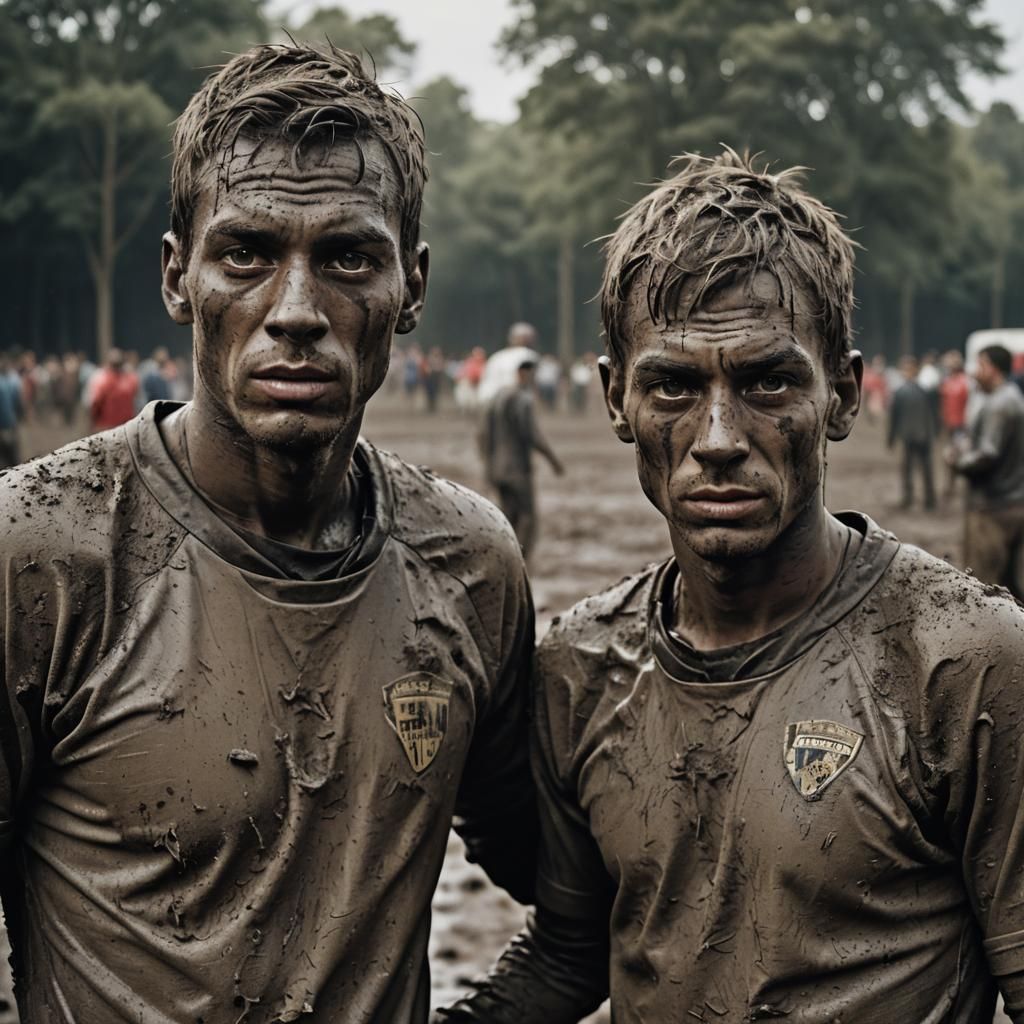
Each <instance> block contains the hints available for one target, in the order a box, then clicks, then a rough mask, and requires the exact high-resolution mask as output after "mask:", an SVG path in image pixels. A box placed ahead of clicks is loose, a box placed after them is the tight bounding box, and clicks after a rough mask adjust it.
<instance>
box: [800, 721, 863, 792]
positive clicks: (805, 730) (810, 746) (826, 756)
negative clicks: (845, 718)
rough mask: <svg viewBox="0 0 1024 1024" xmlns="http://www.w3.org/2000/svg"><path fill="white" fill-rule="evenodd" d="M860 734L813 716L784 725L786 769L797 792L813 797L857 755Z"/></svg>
mask: <svg viewBox="0 0 1024 1024" xmlns="http://www.w3.org/2000/svg"><path fill="white" fill-rule="evenodd" d="M863 742H864V737H863V736H862V735H861V734H860V733H859V732H854V731H853V730H852V729H847V728H846V726H845V725H840V724H839V723H838V722H829V721H826V720H824V719H816V720H813V721H810V722H796V723H793V722H791V723H790V724H789V725H787V726H786V750H785V754H786V768H788V769H789V777H790V778H791V779H792V780H793V785H794V786H796V788H797V792H798V793H799V794H800V795H801V796H802V797H803V798H804V799H805V800H816V799H817V798H818V796H819V795H820V794H821V791H822V790H823V789H824V788H825V787H826V786H827V785H828V784H829V783H830V782H832V781H833V780H834V779H836V778H837V777H838V776H839V774H840V773H841V772H842V771H843V770H844V769H845V768H847V767H848V766H849V764H850V762H851V761H852V760H853V759H854V758H855V757H856V756H857V752H858V751H859V750H860V746H861V744H862V743H863Z"/></svg>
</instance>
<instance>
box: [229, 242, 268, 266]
mask: <svg viewBox="0 0 1024 1024" xmlns="http://www.w3.org/2000/svg"><path fill="white" fill-rule="evenodd" d="M223 259H224V261H225V263H227V265H228V266H229V267H232V268H233V269H235V270H254V269H256V268H259V267H269V266H270V260H268V259H267V258H266V257H265V256H261V255H260V254H259V253H258V252H256V250H255V249H246V248H244V247H243V246H236V247H235V248H234V249H228V250H227V252H225V253H224V257H223Z"/></svg>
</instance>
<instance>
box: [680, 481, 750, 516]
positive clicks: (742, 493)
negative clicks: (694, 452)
mask: <svg viewBox="0 0 1024 1024" xmlns="http://www.w3.org/2000/svg"><path fill="white" fill-rule="evenodd" d="M683 501H684V504H685V506H686V507H687V508H688V509H689V510H690V512H691V514H693V515H694V516H695V517H696V518H699V519H713V520H715V521H717V522H729V521H735V520H739V519H745V518H747V516H749V515H751V514H752V513H753V512H755V511H757V509H758V508H760V506H761V505H762V504H763V503H764V502H765V496H764V495H763V494H761V493H760V492H759V491H752V490H750V489H749V488H746V487H698V488H697V489H696V490H694V491H691V492H690V493H689V494H688V495H687V496H686V497H685V498H684V499H683Z"/></svg>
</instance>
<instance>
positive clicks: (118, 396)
mask: <svg viewBox="0 0 1024 1024" xmlns="http://www.w3.org/2000/svg"><path fill="white" fill-rule="evenodd" d="M138 390H139V378H138V377H137V376H136V375H135V374H134V373H133V372H132V371H131V370H129V369H127V368H126V367H125V362H124V353H123V352H122V351H121V350H120V349H119V348H112V349H111V350H110V354H109V355H108V356H107V365H106V366H104V367H103V369H102V370H100V371H99V372H98V373H97V374H96V377H95V379H94V381H93V385H92V395H91V396H90V398H89V418H90V420H91V422H92V429H93V431H96V432H98V431H100V430H110V429H111V427H119V426H121V424H122V423H127V422H128V421H129V420H130V419H131V418H132V417H133V416H134V415H135V394H136V392H137V391H138Z"/></svg>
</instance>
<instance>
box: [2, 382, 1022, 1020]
mask: <svg viewBox="0 0 1024 1024" xmlns="http://www.w3.org/2000/svg"><path fill="white" fill-rule="evenodd" d="M543 425H544V428H545V430H546V432H547V434H548V436H549V439H550V440H551V442H552V445H553V447H554V448H555V449H556V451H557V452H558V453H559V455H560V457H561V458H562V460H563V462H565V464H566V466H567V473H566V475H565V476H564V477H562V478H556V477H555V476H554V475H553V474H552V473H551V472H550V471H549V470H548V468H547V466H546V465H541V466H540V468H539V469H540V471H539V474H538V495H539V506H540V516H541V528H540V540H539V543H538V545H537V550H536V553H535V556H534V564H533V566H532V571H531V578H532V581H533V590H534V598H535V601H536V605H537V613H538V635H542V634H543V631H544V630H545V629H546V628H547V626H548V624H549V623H550V621H551V618H552V616H554V615H556V614H558V612H560V611H562V610H564V609H565V608H567V607H568V606H569V605H571V604H572V603H573V602H575V601H576V600H578V599H579V598H581V597H583V596H584V595H586V594H587V593H590V592H592V591H595V590H598V589H601V588H603V587H604V586H606V585H608V584H609V583H612V582H614V581H616V580H617V579H619V578H620V577H621V576H623V575H624V574H626V573H628V572H633V571H635V570H637V569H638V568H640V567H641V566H643V565H645V564H646V563H647V562H650V561H653V560H655V559H659V558H662V557H664V556H665V555H666V554H667V552H668V542H667V536H666V534H665V531H664V529H663V526H662V524H661V522H660V520H659V518H658V517H657V516H656V514H655V513H654V512H653V510H651V509H650V507H649V506H648V505H647V503H646V500H645V499H644V497H643V495H642V494H641V493H640V490H639V487H638V486H637V483H636V477H635V474H634V468H633V456H632V449H631V448H629V447H627V446H626V445H623V444H621V443H619V442H618V441H617V440H616V439H615V438H614V436H613V435H612V433H611V429H610V427H609V425H608V422H607V419H606V417H605V416H604V413H603V410H602V409H599V408H598V402H597V400H596V396H594V397H593V398H592V400H591V403H590V409H589V410H588V412H587V413H586V414H584V415H582V416H578V417H577V416H570V415H568V414H565V413H554V414H549V415H546V416H545V417H544V419H543ZM365 433H366V435H367V436H368V437H369V438H370V439H371V440H373V441H374V442H375V443H377V444H378V445H379V446H381V447H384V448H389V449H391V450H392V451H395V452H397V453H398V454H399V455H401V456H403V457H404V458H405V459H407V460H408V461H410V462H414V463H418V464H423V465H428V466H430V467H431V468H432V469H434V470H435V471H436V472H438V473H440V474H442V475H445V476H448V477H451V478H452V479H454V480H457V481H460V482H462V483H465V484H467V485H469V486H470V487H473V488H477V489H480V488H481V487H482V477H481V472H480V466H479V463H478V461H477V459H476V455H475V444H474V424H473V421H472V419H470V418H466V417H462V416H459V415H457V414H456V413H454V412H453V411H447V410H443V411H442V412H441V413H439V414H438V415H436V416H430V415H427V414H426V413H425V412H422V411H420V410H419V409H418V408H415V407H410V404H409V403H408V402H406V401H404V400H403V399H401V398H400V397H399V396H394V395H381V396H379V397H378V398H377V399H376V400H375V402H374V403H373V404H372V406H371V411H370V413H369V415H368V417H367V421H366V425H365ZM67 439H68V438H67V436H66V434H64V433H62V432H61V431H60V430H58V429H50V428H45V427H36V428H34V429H30V430H28V431H26V433H25V436H24V453H25V455H26V456H28V455H34V454H40V453H42V452H43V451H46V450H49V448H51V447H54V446H55V445H57V444H60V443H62V442H63V441H64V440H67ZM539 461H540V460H539ZM944 473H945V470H944V469H942V468H941V467H937V473H936V481H937V485H938V486H939V489H940V492H941V490H942V488H943V486H944V483H945V477H944ZM898 498H899V485H898V477H897V466H896V461H895V458H894V457H893V456H892V455H890V454H889V453H888V452H887V451H886V450H885V447H884V435H883V429H882V426H881V425H880V424H872V423H869V422H865V421H862V422H861V423H859V424H858V426H857V428H856V429H855V431H854V434H853V436H852V437H851V438H850V439H849V440H848V441H846V442H845V443H843V444H840V445H835V446H833V449H832V452H831V457H830V469H829V481H828V487H827V500H828V504H829V507H831V508H833V509H836V510H838V509H844V508H856V509H859V510H861V511H863V512H866V513H867V514H868V515H870V516H872V517H873V518H874V519H876V520H877V521H878V522H880V523H881V524H882V525H884V526H886V527H887V528H889V529H891V530H892V531H893V532H895V533H896V534H897V535H898V536H899V537H900V538H901V539H902V540H905V541H909V542H912V543H915V544H919V545H920V546H922V547H924V548H926V549H927V550H929V551H931V552H932V553H933V554H936V555H939V556H941V557H945V558H949V559H950V560H952V561H954V562H956V563H957V564H959V561H958V559H959V557H960V517H961V511H960V502H959V498H957V497H953V498H947V499H946V500H945V501H943V502H942V504H941V506H940V510H939V511H938V512H937V513H931V514H926V513H924V512H921V511H920V510H913V511H911V512H906V511H902V510H898V509H895V508H894V506H895V505H896V503H897V501H898ZM522 919H523V913H522V911H521V910H520V909H519V908H517V907H516V905H515V904H514V903H512V901H511V900H509V899H508V898H507V897H505V896H504V895H503V894H501V893H499V892H497V891H496V890H494V889H493V888H492V887H491V886H490V885H489V883H488V882H487V881H486V879H485V878H484V876H483V874H482V872H480V871H479V870H477V869H475V868H473V867H471V866H469V865H467V864H466V863H465V861H464V860H463V859H462V857H461V854H460V852H459V846H458V842H457V840H455V839H453V840H452V842H451V844H450V847H449V854H448V858H447V861H446V864H445V869H444V872H443V874H442V877H441V883H440V886H439V889H438V893H437V896H436V898H435V901H434V926H433V933H432V939H431V960H432V968H433V976H434V986H435V991H436V997H435V1001H436V1002H443V1001H445V1000H447V999H449V998H450V997H451V996H452V995H454V994H455V993H456V992H458V991H461V990H462V989H463V988H464V987H465V983H466V982H467V981H468V980H469V979H471V978H472V977H473V976H474V975H476V974H478V973H479V972H480V971H481V970H482V969H483V968H484V967H486V965H487V964H488V963H489V962H490V961H491V960H492V959H493V957H494V955H495V954H496V952H497V951H498V950H500V949H501V947H502V946H503V944H504V942H505V940H506V939H507V938H508V937H509V935H511V934H512V933H513V932H514V931H515V930H516V929H517V928H518V927H519V926H520V924H521V923H522ZM3 992H4V986H3V984H0V1024H8V1022H9V1021H12V1020H13V1017H12V1016H11V1015H10V1012H9V1011H7V1012H5V1010H4V1009H3V1008H2V995H3ZM591 1021H592V1022H597V1021H607V1016H605V1015H603V1014H602V1013H599V1014H597V1015H595V1016H594V1017H593V1018H591ZM996 1024H1008V1019H1007V1018H1005V1017H1004V1016H1002V1015H1001V1014H1000V1015H998V1016H997V1020H996Z"/></svg>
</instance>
